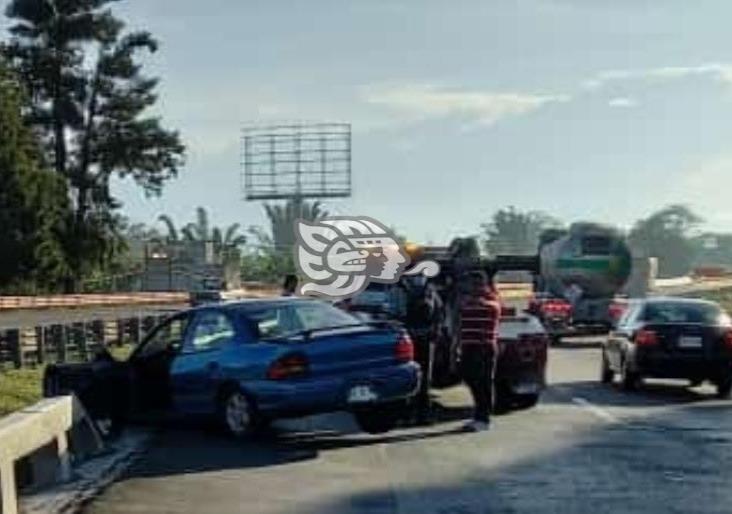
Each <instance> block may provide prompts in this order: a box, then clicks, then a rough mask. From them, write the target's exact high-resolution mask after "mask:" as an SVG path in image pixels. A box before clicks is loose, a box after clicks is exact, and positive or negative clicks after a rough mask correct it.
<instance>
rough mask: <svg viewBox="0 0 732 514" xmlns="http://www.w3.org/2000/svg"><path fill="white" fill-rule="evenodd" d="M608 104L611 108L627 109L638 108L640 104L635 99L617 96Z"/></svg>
mask: <svg viewBox="0 0 732 514" xmlns="http://www.w3.org/2000/svg"><path fill="white" fill-rule="evenodd" d="M607 104H608V105H609V106H610V107H618V108H625V109H628V108H631V107H637V106H638V102H637V101H636V100H634V99H633V98H628V97H627V96H617V97H615V98H611V99H610V100H609V101H608V103H607Z"/></svg>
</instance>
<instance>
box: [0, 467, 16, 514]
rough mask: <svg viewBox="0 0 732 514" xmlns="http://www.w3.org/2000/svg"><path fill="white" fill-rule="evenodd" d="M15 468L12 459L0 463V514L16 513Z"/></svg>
mask: <svg viewBox="0 0 732 514" xmlns="http://www.w3.org/2000/svg"><path fill="white" fill-rule="evenodd" d="M15 488H16V485H15V466H14V463H13V460H12V459H5V460H2V461H0V512H1V513H2V514H17V513H18V497H17V496H16V492H15Z"/></svg>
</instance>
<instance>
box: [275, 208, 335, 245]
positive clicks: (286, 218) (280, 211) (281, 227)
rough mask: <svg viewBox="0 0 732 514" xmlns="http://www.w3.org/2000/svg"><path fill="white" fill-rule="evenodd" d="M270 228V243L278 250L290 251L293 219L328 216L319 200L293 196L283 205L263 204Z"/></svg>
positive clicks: (310, 219) (293, 241)
mask: <svg viewBox="0 0 732 514" xmlns="http://www.w3.org/2000/svg"><path fill="white" fill-rule="evenodd" d="M264 210H265V212H266V214H267V218H268V219H269V223H270V227H271V230H272V244H273V246H274V249H275V250H276V251H278V252H290V251H291V250H292V247H293V245H294V244H295V228H294V227H295V221H296V220H298V219H303V220H306V221H318V220H321V219H323V218H325V217H327V216H328V211H326V210H325V209H324V208H323V204H321V203H320V202H308V201H307V200H303V199H302V198H299V197H297V198H293V199H290V200H288V201H287V202H285V204H283V205H269V204H267V205H265V206H264Z"/></svg>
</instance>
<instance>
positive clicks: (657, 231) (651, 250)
mask: <svg viewBox="0 0 732 514" xmlns="http://www.w3.org/2000/svg"><path fill="white" fill-rule="evenodd" d="M701 222H702V219H701V218H700V217H699V216H697V215H696V214H695V213H694V212H693V211H692V210H691V209H689V208H688V207H686V206H685V205H670V206H668V207H664V208H663V209H661V210H659V211H657V212H655V213H653V214H651V215H650V216H649V217H648V218H645V219H641V220H639V221H637V222H636V223H635V225H634V226H633V228H632V230H631V231H630V234H629V235H628V241H629V243H630V246H631V247H632V248H633V250H634V251H635V252H636V253H638V254H640V255H645V256H648V257H657V258H658V275H659V276H660V277H676V276H681V275H685V274H687V273H689V271H690V270H691V268H692V266H693V262H694V257H695V253H696V252H695V245H694V242H693V241H692V235H693V232H694V230H695V229H696V228H697V227H698V226H699V224H700V223H701Z"/></svg>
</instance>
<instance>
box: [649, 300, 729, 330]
mask: <svg viewBox="0 0 732 514" xmlns="http://www.w3.org/2000/svg"><path fill="white" fill-rule="evenodd" d="M723 316H724V313H723V311H722V309H720V308H719V307H718V306H716V305H713V304H706V303H684V302H652V303H649V304H647V305H646V307H645V309H644V311H643V321H645V322H647V323H702V324H707V325H713V324H718V323H720V322H722V319H723Z"/></svg>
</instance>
